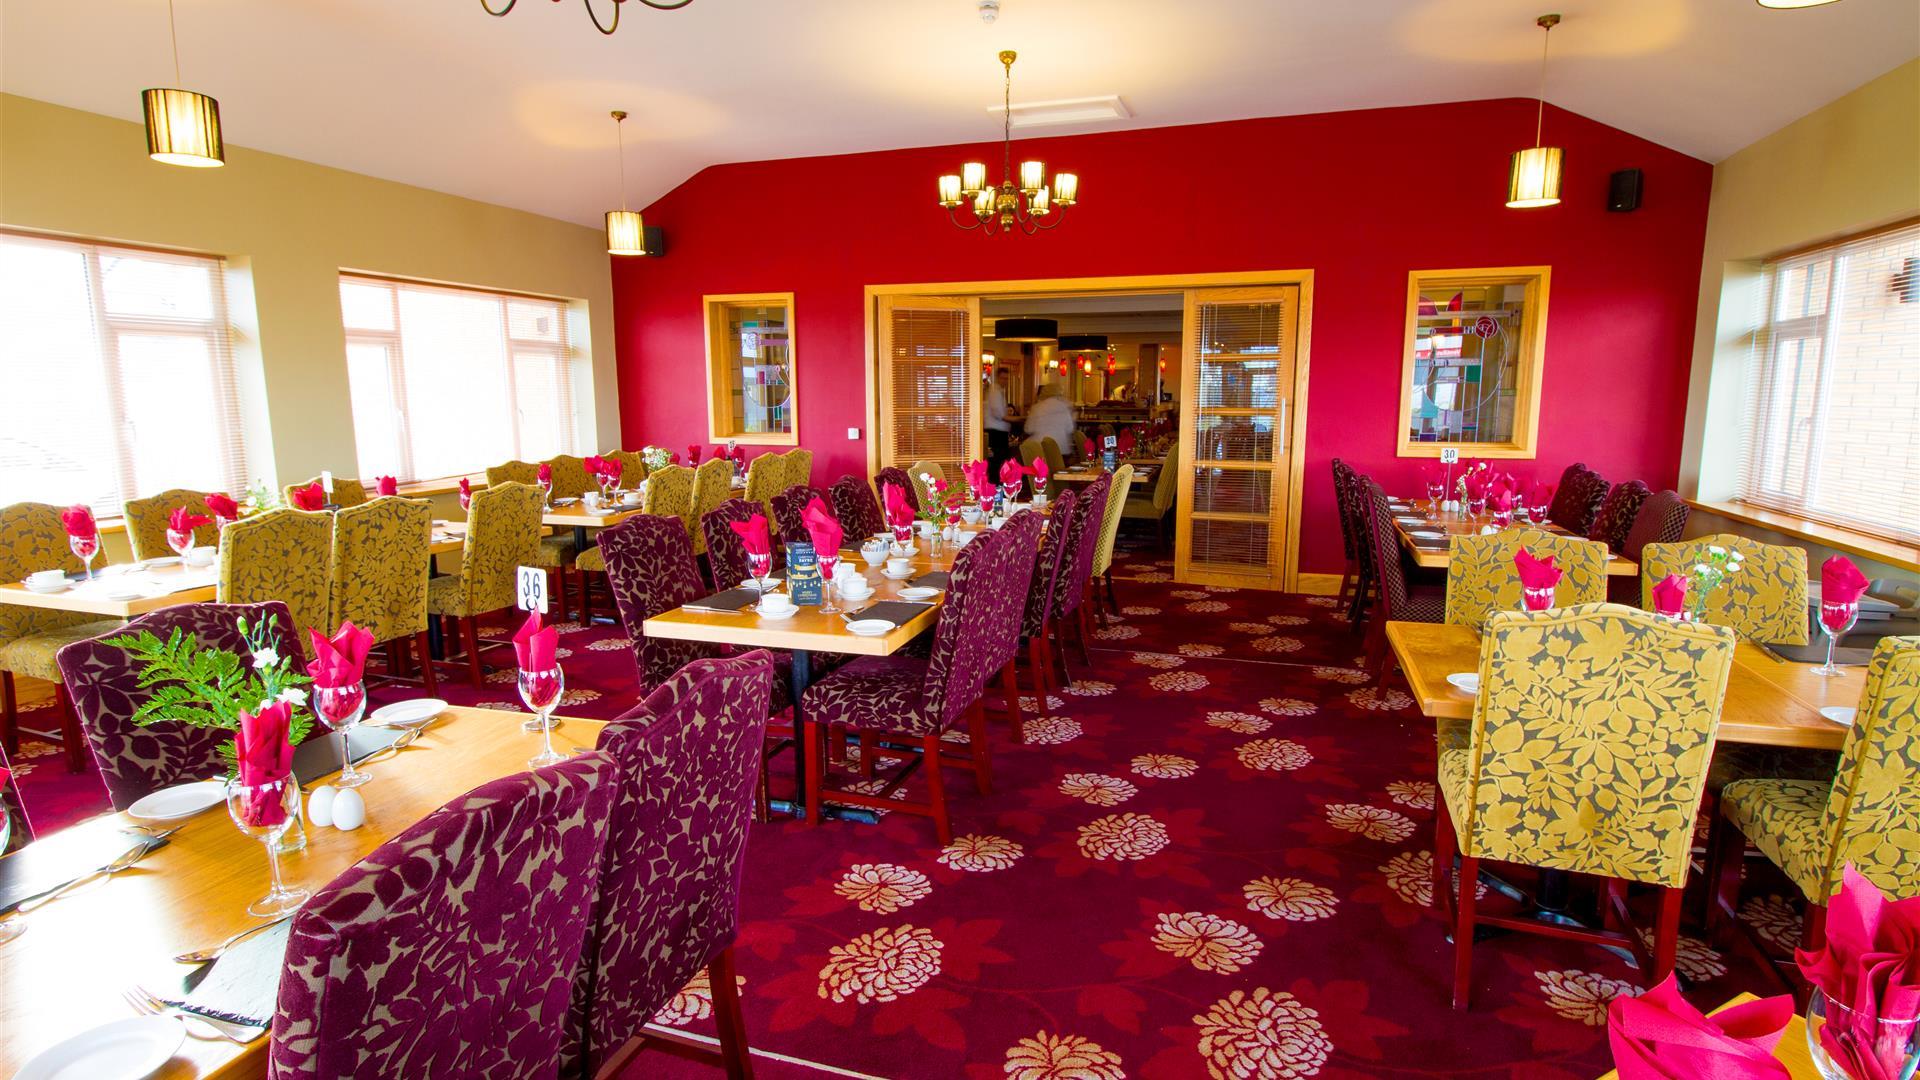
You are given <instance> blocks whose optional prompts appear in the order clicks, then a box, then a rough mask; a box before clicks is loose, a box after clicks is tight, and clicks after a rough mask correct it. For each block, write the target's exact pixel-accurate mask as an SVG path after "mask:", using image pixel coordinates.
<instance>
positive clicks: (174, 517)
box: [167, 506, 213, 533]
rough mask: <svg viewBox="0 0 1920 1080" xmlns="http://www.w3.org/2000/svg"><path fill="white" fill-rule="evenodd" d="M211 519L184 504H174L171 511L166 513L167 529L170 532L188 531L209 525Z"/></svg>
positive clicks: (211, 521)
mask: <svg viewBox="0 0 1920 1080" xmlns="http://www.w3.org/2000/svg"><path fill="white" fill-rule="evenodd" d="M212 523H213V519H212V518H210V517H208V516H207V515H205V514H196V513H194V512H193V511H191V510H189V509H187V508H186V507H184V506H176V507H174V508H173V513H171V514H168V515H167V529H168V530H169V531H171V532H177V533H190V532H192V531H193V530H195V529H197V528H199V527H200V526H202V525H210V524H212Z"/></svg>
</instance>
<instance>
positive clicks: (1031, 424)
mask: <svg viewBox="0 0 1920 1080" xmlns="http://www.w3.org/2000/svg"><path fill="white" fill-rule="evenodd" d="M1073 427H1074V423H1073V406H1072V405H1069V404H1067V399H1066V398H1064V397H1060V396H1058V395H1055V396H1053V397H1044V398H1041V399H1040V400H1039V401H1036V402H1034V403H1033V408H1031V409H1029V410H1027V437H1028V438H1034V437H1036V436H1037V437H1039V438H1043V439H1052V440H1053V441H1054V443H1055V445H1057V446H1059V447H1060V452H1061V453H1063V454H1071V453H1073Z"/></svg>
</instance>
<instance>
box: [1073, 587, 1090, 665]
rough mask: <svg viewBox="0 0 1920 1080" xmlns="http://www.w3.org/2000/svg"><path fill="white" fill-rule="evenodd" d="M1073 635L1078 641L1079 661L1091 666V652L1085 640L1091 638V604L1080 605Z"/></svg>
mask: <svg viewBox="0 0 1920 1080" xmlns="http://www.w3.org/2000/svg"><path fill="white" fill-rule="evenodd" d="M1073 636H1074V637H1075V638H1076V639H1077V640H1078V641H1079V642H1080V662H1081V663H1083V664H1085V665H1087V667H1088V668H1092V667H1093V654H1092V653H1090V652H1088V651H1087V642H1088V641H1090V640H1092V638H1093V605H1092V604H1088V603H1082V604H1081V605H1080V625H1079V626H1078V627H1076V628H1075V629H1074V632H1073Z"/></svg>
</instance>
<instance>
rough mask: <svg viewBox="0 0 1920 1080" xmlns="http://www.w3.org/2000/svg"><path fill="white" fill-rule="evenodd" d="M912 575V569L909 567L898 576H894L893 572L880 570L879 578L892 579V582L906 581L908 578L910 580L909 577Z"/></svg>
mask: <svg viewBox="0 0 1920 1080" xmlns="http://www.w3.org/2000/svg"><path fill="white" fill-rule="evenodd" d="M913 575H914V569H913V567H911V566H909V567H907V569H906V570H905V572H903V573H898V574H896V573H894V572H893V571H891V570H882V571H880V576H881V577H885V578H892V579H893V580H895V581H905V580H907V579H908V578H910V577H912V576H913Z"/></svg>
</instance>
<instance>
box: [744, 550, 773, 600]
mask: <svg viewBox="0 0 1920 1080" xmlns="http://www.w3.org/2000/svg"><path fill="white" fill-rule="evenodd" d="M747 570H748V572H750V573H751V574H753V584H754V586H755V587H756V588H758V589H759V590H760V591H761V592H765V591H767V590H768V589H770V588H772V587H773V581H772V580H771V577H770V575H771V574H772V573H773V552H771V551H749V552H747Z"/></svg>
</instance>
